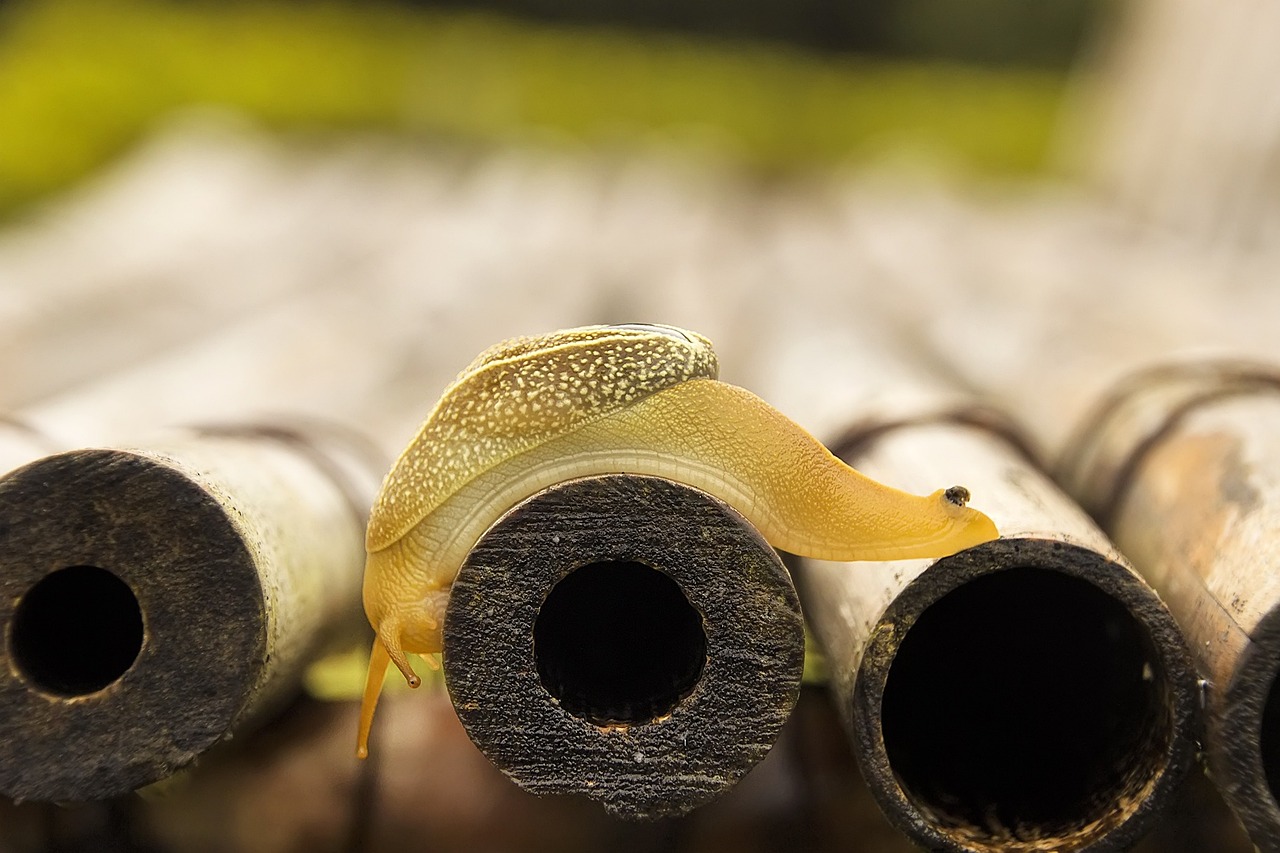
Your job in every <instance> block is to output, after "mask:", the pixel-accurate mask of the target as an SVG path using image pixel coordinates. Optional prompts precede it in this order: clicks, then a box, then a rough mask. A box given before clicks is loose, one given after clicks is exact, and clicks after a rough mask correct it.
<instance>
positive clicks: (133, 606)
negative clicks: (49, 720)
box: [9, 566, 142, 696]
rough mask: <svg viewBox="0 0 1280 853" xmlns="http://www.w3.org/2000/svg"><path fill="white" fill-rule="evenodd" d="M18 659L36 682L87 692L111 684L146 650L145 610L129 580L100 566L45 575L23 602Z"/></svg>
mask: <svg viewBox="0 0 1280 853" xmlns="http://www.w3.org/2000/svg"><path fill="white" fill-rule="evenodd" d="M9 648H10V653H11V656H12V658H13V660H14V662H15V663H16V664H17V665H18V668H19V669H20V670H21V671H22V674H23V675H24V676H25V677H26V679H27V680H28V681H29V682H31V683H32V684H34V685H36V686H37V687H40V688H42V689H44V690H47V691H49V692H50V693H56V694H59V695H62V696H83V695H85V694H87V693H94V692H96V691H98V690H101V689H102V688H104V687H106V686H107V685H108V684H111V683H112V682H113V681H115V680H116V679H118V678H119V677H120V676H122V675H124V673H125V672H126V671H127V670H128V669H129V667H130V666H132V665H133V662H134V660H136V659H137V657H138V652H139V651H140V650H141V649H142V611H141V609H139V607H138V599H137V598H136V597H135V596H134V594H133V590H131V589H129V586H128V584H126V583H125V582H124V581H122V580H120V579H119V578H118V577H116V576H115V575H113V574H112V573H111V572H109V571H107V570H105V569H99V568H97V567H95V566H72V567H71V568H69V569H61V570H59V571H56V572H53V573H52V574H50V575H47V576H45V577H44V578H42V579H41V580H40V582H39V583H37V584H36V585H35V586H33V587H31V589H30V590H28V591H27V593H26V595H24V596H23V597H22V599H21V600H20V601H19V602H18V607H17V611H16V612H15V613H14V617H13V623H12V625H11V628H10V635H9Z"/></svg>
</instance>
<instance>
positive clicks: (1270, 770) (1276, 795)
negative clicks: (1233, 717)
mask: <svg viewBox="0 0 1280 853" xmlns="http://www.w3.org/2000/svg"><path fill="white" fill-rule="evenodd" d="M1261 746H1262V770H1263V772H1264V773H1266V775H1267V787H1268V788H1270V789H1271V797H1272V799H1274V800H1275V801H1276V803H1277V804H1280V674H1277V676H1276V677H1275V678H1273V679H1272V681H1271V689H1270V690H1268V691H1267V704H1266V706H1265V707H1264V708H1263V709H1262V733H1261Z"/></svg>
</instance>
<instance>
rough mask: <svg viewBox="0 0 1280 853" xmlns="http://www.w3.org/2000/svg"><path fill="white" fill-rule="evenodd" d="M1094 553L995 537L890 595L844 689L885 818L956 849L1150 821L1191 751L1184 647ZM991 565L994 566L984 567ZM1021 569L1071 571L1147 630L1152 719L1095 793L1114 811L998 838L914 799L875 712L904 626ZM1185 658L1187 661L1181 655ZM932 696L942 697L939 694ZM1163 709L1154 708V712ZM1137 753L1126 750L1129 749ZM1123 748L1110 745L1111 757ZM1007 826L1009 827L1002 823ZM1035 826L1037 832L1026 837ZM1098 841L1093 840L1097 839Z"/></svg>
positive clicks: (1151, 604)
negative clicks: (1135, 760)
mask: <svg viewBox="0 0 1280 853" xmlns="http://www.w3.org/2000/svg"><path fill="white" fill-rule="evenodd" d="M1107 564H1108V561H1107V560H1106V558H1105V557H1104V556H1103V555H1101V554H1099V553H1098V552H1096V551H1094V550H1092V549H1089V548H1084V547H1081V546H1078V545H1074V544H1071V543H1066V542H1060V541H1054V540H1047V539H1043V540H1042V539H1019V538H1014V539H1001V540H996V541H994V542H989V543H986V544H984V545H979V546H977V547H975V548H971V549H968V550H967V551H963V552H960V553H959V554H955V555H953V556H951V557H946V558H943V559H941V560H939V561H937V562H936V563H934V564H933V565H932V566H930V567H929V568H928V569H926V570H925V571H924V572H923V573H922V574H921V575H920V576H919V577H917V578H915V579H914V580H913V581H911V582H910V583H909V584H908V585H907V586H906V587H905V588H904V589H903V591H902V592H901V594H899V595H898V596H897V597H896V598H895V599H894V601H893V602H892V603H891V604H890V606H889V607H888V608H887V609H886V611H885V613H884V615H883V616H882V617H881V619H880V620H879V622H878V623H877V624H876V626H875V627H874V629H873V630H872V633H871V636H870V639H869V640H868V643H867V647H866V650H865V651H864V654H863V657H862V660H861V662H860V664H859V668H858V672H857V674H856V677H855V682H854V686H853V698H852V702H853V714H852V720H853V726H854V738H855V741H856V742H857V743H859V744H860V745H861V747H862V748H861V749H859V750H857V751H856V752H857V754H858V760H859V763H860V765H861V766H862V770H863V772H864V774H865V775H867V776H868V777H869V778H871V779H875V780H877V784H875V785H873V786H872V788H873V791H874V793H875V794H876V797H877V799H878V800H879V801H880V804H881V807H882V808H883V809H884V810H885V812H886V814H887V815H888V816H889V817H890V819H891V820H892V821H893V822H894V823H896V824H898V825H899V827H900V828H902V829H904V830H905V831H907V832H909V833H910V834H911V835H913V836H914V837H915V838H917V839H918V840H920V841H922V842H923V843H925V844H927V845H928V846H930V847H933V848H935V849H940V850H955V851H996V850H1000V851H1049V850H1067V849H1069V850H1080V849H1090V850H1095V849H1096V850H1102V849H1124V847H1125V846H1126V845H1129V844H1131V843H1133V842H1135V841H1136V840H1137V839H1138V838H1140V837H1141V835H1142V834H1143V833H1144V832H1145V831H1146V830H1147V829H1148V828H1149V827H1150V822H1151V820H1152V819H1153V818H1154V816H1155V815H1156V814H1158V813H1159V811H1160V810H1161V809H1162V808H1163V807H1164V805H1165V804H1166V803H1168V802H1169V801H1170V800H1171V798H1172V797H1173V796H1174V795H1175V794H1176V792H1177V790H1178V788H1179V786H1180V783H1181V781H1182V780H1183V779H1184V778H1185V776H1186V774H1187V772H1188V771H1189V769H1190V768H1191V766H1192V764H1193V761H1194V757H1195V741H1194V738H1193V737H1191V736H1189V735H1188V734H1187V733H1189V732H1194V731H1195V730H1196V722H1197V719H1198V715H1197V700H1198V696H1197V694H1196V691H1195V689H1194V685H1195V683H1196V682H1195V679H1194V676H1193V675H1192V668H1191V662H1190V659H1189V657H1187V656H1185V655H1179V654H1178V651H1179V650H1183V651H1185V646H1184V644H1183V642H1182V640H1181V637H1180V635H1179V633H1178V629H1177V627H1176V625H1175V624H1174V623H1173V621H1172V618H1171V617H1170V616H1169V614H1168V613H1167V611H1165V610H1164V608H1163V607H1162V606H1161V605H1160V604H1159V601H1158V599H1156V598H1155V597H1154V596H1152V595H1151V593H1150V590H1149V589H1148V588H1147V587H1146V586H1145V585H1144V584H1142V583H1141V581H1140V580H1138V579H1137V578H1136V577H1134V576H1133V575H1132V574H1131V573H1130V572H1128V570H1124V571H1114V570H1111V569H1109V567H1108V565H1107ZM993 565H994V566H997V567H998V568H997V570H996V571H994V572H993V570H992V567H993ZM1022 570H1036V571H1043V572H1049V573H1053V574H1056V575H1058V576H1061V577H1064V578H1071V579H1074V580H1076V581H1079V582H1081V583H1084V584H1088V585H1090V586H1092V587H1094V588H1096V589H1097V590H1098V591H1099V592H1100V593H1101V595H1102V596H1105V597H1106V598H1108V599H1110V600H1111V601H1114V602H1116V603H1117V604H1119V605H1120V606H1121V607H1122V608H1123V609H1124V610H1125V611H1126V612H1127V613H1128V614H1129V615H1130V616H1131V618H1132V625H1133V627H1134V628H1137V629H1139V630H1142V629H1143V628H1144V626H1145V629H1146V630H1147V631H1149V632H1150V633H1149V634H1148V635H1147V637H1146V638H1145V639H1146V642H1145V643H1144V646H1145V648H1144V651H1145V652H1146V653H1147V654H1148V655H1151V656H1152V657H1153V659H1154V661H1155V665H1154V667H1153V668H1154V670H1155V671H1154V672H1153V673H1152V675H1153V677H1152V680H1151V683H1152V685H1153V687H1154V688H1156V689H1155V691H1154V692H1153V693H1152V694H1151V695H1150V696H1149V697H1148V704H1147V706H1146V709H1145V713H1146V714H1147V716H1145V717H1144V720H1146V721H1149V722H1151V723H1153V724H1154V728H1153V729H1152V730H1150V731H1148V733H1147V736H1146V737H1145V739H1143V740H1141V741H1140V743H1141V744H1144V747H1143V749H1142V750H1141V751H1142V753H1143V759H1144V760H1143V761H1142V762H1140V763H1139V764H1135V765H1133V766H1132V767H1131V768H1130V770H1129V771H1128V773H1127V775H1125V776H1123V777H1117V778H1118V781H1117V782H1116V783H1115V784H1113V785H1112V786H1111V789H1110V790H1109V791H1104V792H1102V793H1101V794H1100V795H1099V796H1098V798H1097V801H1098V803H1099V805H1100V806H1101V804H1103V803H1104V802H1106V801H1109V800H1110V801H1114V800H1116V799H1118V800H1120V801H1121V802H1122V804H1123V805H1122V806H1121V807H1120V808H1119V809H1114V808H1112V809H1111V810H1110V811H1109V813H1108V812H1107V810H1104V809H1102V808H1098V809H1097V810H1096V812H1097V814H1095V815H1094V816H1092V817H1090V816H1088V815H1087V814H1086V815H1085V816H1083V817H1082V818H1081V819H1079V820H1078V821H1076V822H1075V825H1074V826H1067V825H1065V824H1064V825H1063V826H1061V827H1058V828H1057V829H1056V831H1055V828H1054V827H1052V826H1044V827H1040V828H1034V827H1033V828H1032V830H1031V835H1030V836H1028V837H1024V838H1018V837H1017V836H1016V835H1015V834H1013V833H1010V834H1008V835H1006V836H1004V837H1001V833H1000V832H997V831H995V829H994V828H993V827H983V828H982V829H981V831H979V830H972V829H969V828H966V826H965V825H964V824H963V822H954V821H953V822H952V824H953V825H951V826H948V825H947V823H948V822H947V820H945V819H942V820H940V817H942V816H941V815H940V814H939V811H938V808H937V804H936V803H933V804H930V803H928V802H924V801H922V800H920V799H919V797H918V796H916V795H914V794H912V793H911V792H909V791H908V790H907V788H908V787H909V782H907V780H904V779H903V778H902V776H901V773H900V769H899V767H897V766H895V763H894V762H893V761H892V760H891V756H890V755H889V750H888V749H887V748H886V741H885V733H884V725H883V722H882V721H883V712H884V704H885V694H886V688H887V687H888V686H889V682H890V680H891V678H892V677H893V675H892V673H893V665H894V663H895V659H896V658H897V656H898V654H899V653H900V651H901V650H902V646H903V643H904V642H905V641H906V640H907V638H908V636H909V634H910V632H911V630H912V629H913V628H914V627H915V626H916V625H917V623H918V622H919V621H920V619H921V618H922V616H924V615H925V613H926V611H927V610H928V609H929V608H930V607H931V606H933V605H935V604H937V603H939V602H942V601H944V600H945V599H946V598H947V596H949V595H951V594H952V593H954V592H956V591H958V590H961V589H962V588H964V587H966V586H968V585H969V584H971V583H972V582H974V581H978V580H982V579H984V578H992V577H998V576H1001V575H1004V576H1012V575H1013V574H1015V573H1018V572H1020V571H1022ZM1183 657H1186V659H1183ZM939 698H940V699H942V698H944V697H939ZM1161 712H1163V713H1161ZM1136 751H1137V750H1135V752H1136ZM1129 754H1130V753H1128V752H1124V751H1121V750H1118V749H1117V750H1115V751H1114V752H1113V756H1112V757H1113V758H1116V759H1120V758H1123V757H1125V756H1127V755H1129ZM1005 829H1013V828H1005ZM1036 832H1041V833H1042V837H1034V836H1035V833H1036ZM1099 842H1101V843H1099Z"/></svg>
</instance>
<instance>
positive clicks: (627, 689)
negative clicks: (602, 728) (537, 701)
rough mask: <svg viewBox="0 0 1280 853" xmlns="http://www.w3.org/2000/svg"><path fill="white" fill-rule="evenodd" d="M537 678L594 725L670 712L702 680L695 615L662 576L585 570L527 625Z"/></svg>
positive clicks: (629, 567) (633, 568) (641, 570)
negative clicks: (529, 627) (530, 636)
mask: <svg viewBox="0 0 1280 853" xmlns="http://www.w3.org/2000/svg"><path fill="white" fill-rule="evenodd" d="M533 644H534V656H535V658H536V659H537V665H538V675H539V676H540V677H541V678H542V684H543V686H545V687H546V688H547V690H548V691H549V692H550V693H551V695H553V696H555V697H556V699H558V700H559V701H560V704H561V706H562V707H563V708H564V709H565V710H566V711H568V712H569V713H570V714H573V715H574V716H576V717H581V718H582V719H585V720H588V721H589V722H592V723H595V724H597V725H608V724H612V723H629V724H630V723H643V722H648V721H650V720H653V719H655V718H657V717H661V716H663V715H665V714H668V713H670V712H671V711H672V710H673V709H674V708H675V707H676V705H678V704H679V703H680V700H682V699H684V698H685V697H686V696H688V695H689V694H690V693H691V692H692V691H693V688H694V687H695V686H696V685H697V683H698V679H699V678H701V676H702V667H703V664H704V663H705V662H706V657H707V637H706V634H705V633H704V632H703V630H702V616H701V615H700V614H699V613H698V611H697V610H695V609H694V608H693V606H692V605H691V604H689V600H688V599H687V598H685V596H684V593H683V592H681V590H680V587H679V586H678V585H677V584H676V582H675V581H673V580H672V579H671V578H669V577H668V576H667V575H665V574H664V573H662V572H660V571H657V570H656V569H652V568H650V567H648V566H645V565H641V564H640V563H630V562H604V563H592V564H591V565H589V566H583V567H582V568H580V569H578V570H576V571H574V572H573V573H571V574H570V575H568V576H567V577H565V578H564V580H562V581H560V582H559V583H558V584H556V586H555V587H554V588H553V589H552V590H551V592H550V594H549V595H547V600H546V601H545V602H543V605H542V610H541V611H540V612H539V613H538V618H537V621H536V622H535V623H534V626H533Z"/></svg>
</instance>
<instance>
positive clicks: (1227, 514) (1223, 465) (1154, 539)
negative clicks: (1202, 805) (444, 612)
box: [1064, 362, 1280, 851]
mask: <svg viewBox="0 0 1280 853" xmlns="http://www.w3.org/2000/svg"><path fill="white" fill-rule="evenodd" d="M1277 436H1280V370H1278V369H1276V368H1268V367H1267V366H1266V365H1260V364H1241V363H1236V362H1202V363H1188V364H1182V365H1176V366H1169V367H1164V368H1160V369H1157V370H1152V371H1148V372H1144V373H1142V374H1138V375H1136V376H1134V377H1131V378H1130V379H1129V381H1127V382H1126V383H1124V385H1123V386H1122V387H1121V388H1119V389H1117V391H1116V392H1115V393H1113V394H1112V395H1110V396H1109V398H1108V400H1107V401H1106V403H1105V404H1104V405H1103V406H1102V407H1100V409H1099V411H1098V412H1097V414H1096V415H1095V417H1094V418H1093V419H1092V420H1091V421H1090V422H1089V424H1088V425H1087V427H1086V428H1085V429H1084V430H1082V432H1081V434H1080V436H1079V439H1078V441H1077V443H1076V444H1075V445H1074V446H1073V452H1072V453H1071V454H1070V455H1069V456H1068V457H1067V459H1066V462H1065V470H1064V480H1065V481H1066V482H1068V483H1070V484H1072V485H1073V486H1074V487H1075V488H1076V489H1077V490H1078V491H1079V492H1080V493H1081V494H1082V495H1084V496H1085V499H1086V500H1088V501H1089V502H1090V503H1091V504H1093V505H1094V506H1096V507H1097V510H1098V512H1099V515H1100V517H1101V518H1102V519H1103V520H1104V523H1105V524H1106V525H1107V526H1108V529H1110V530H1111V532H1112V535H1113V536H1114V537H1115V539H1116V542H1117V543H1118V544H1120V546H1121V547H1123V548H1124V549H1125V552H1126V553H1127V554H1129V555H1130V556H1131V557H1132V559H1133V561H1134V564H1135V565H1136V566H1137V567H1138V568H1139V570H1141V571H1142V572H1143V574H1144V575H1146V577H1147V578H1149V579H1150V581H1151V583H1152V584H1153V585H1154V586H1155V587H1156V589H1157V590H1159V592H1160V594H1161V595H1162V596H1163V597H1164V599H1165V600H1166V601H1168V603H1169V607H1170V609H1171V610H1172V611H1173V613H1174V615H1175V616H1176V617H1177V618H1178V621H1179V624H1180V625H1181V627H1182V629H1183V631H1184V632H1185V633H1186V635H1187V638H1188V640H1189V641H1190V644H1191V648H1192V650H1193V651H1194V653H1195V656H1196V661H1197V664H1198V666H1199V668H1200V670H1201V672H1203V674H1204V676H1205V678H1206V679H1208V683H1207V685H1206V690H1205V700H1206V711H1207V713H1206V727H1207V732H1206V736H1207V741H1206V746H1207V750H1206V755H1207V758H1208V764H1209V769H1210V772H1211V773H1212V775H1213V778H1214V780H1215V782H1216V783H1217V784H1218V786H1219V788H1220V789H1221V790H1222V792H1223V795H1224V797H1225V798H1226V799H1227V802H1228V803H1229V804H1230V805H1231V807H1232V808H1233V809H1234V811H1235V812H1236V814H1237V815H1238V816H1239V818H1240V820H1241V822H1242V823H1243V824H1244V825H1245V827H1246V829H1247V830H1248V831H1249V834H1250V837H1251V838H1252V840H1253V842H1254V843H1255V844H1256V845H1258V847H1259V848H1260V849H1262V850H1268V851H1274V850H1280V807H1278V806H1277V785H1278V784H1280V765H1278V764H1277V759H1278V758H1280V751H1277V746H1278V745H1277V744H1276V742H1275V738H1276V737H1277V736H1280V732H1277V730H1276V724H1277V717H1276V716H1275V715H1276V713H1277V712H1278V711H1280V708H1277V707H1275V705H1276V703H1275V702H1273V695H1272V693H1273V689H1274V688H1273V685H1274V684H1275V681H1276V674H1277V671H1280V577H1278V576H1277V574H1276V572H1275V570H1274V567H1275V564H1276V561H1277V558H1280V550H1278V549H1280V545H1278V544H1277V543H1280V439H1278V438H1277Z"/></svg>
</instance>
